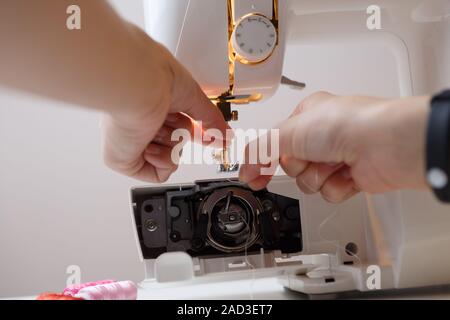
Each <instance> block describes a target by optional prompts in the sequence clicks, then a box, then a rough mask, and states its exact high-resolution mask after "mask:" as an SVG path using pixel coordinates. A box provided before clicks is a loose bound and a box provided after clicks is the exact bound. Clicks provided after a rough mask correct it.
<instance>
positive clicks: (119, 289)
mask: <svg viewBox="0 0 450 320" xmlns="http://www.w3.org/2000/svg"><path fill="white" fill-rule="evenodd" d="M75 297H76V298H81V299H84V300H136V299H137V286H136V285H135V284H134V283H133V282H131V281H120V282H113V283H105V284H99V285H96V286H89V287H85V288H83V289H81V290H80V291H78V293H77V294H76V295H75Z"/></svg>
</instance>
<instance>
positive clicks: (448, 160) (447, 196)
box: [426, 90, 450, 202]
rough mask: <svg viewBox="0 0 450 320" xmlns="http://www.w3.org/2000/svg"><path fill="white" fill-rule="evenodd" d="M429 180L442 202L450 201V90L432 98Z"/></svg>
mask: <svg viewBox="0 0 450 320" xmlns="http://www.w3.org/2000/svg"><path fill="white" fill-rule="evenodd" d="M426 166H427V180H428V183H429V184H430V186H431V187H432V188H433V191H434V194H435V195H436V197H437V198H438V199H439V200H440V201H442V202H450V90H447V91H444V92H442V93H440V94H438V95H436V96H434V97H433V99H432V100H431V112H430V116H429V120H428V129H427V139H426Z"/></svg>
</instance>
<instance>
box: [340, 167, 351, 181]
mask: <svg viewBox="0 0 450 320" xmlns="http://www.w3.org/2000/svg"><path fill="white" fill-rule="evenodd" d="M341 176H342V177H343V178H344V179H347V180H350V179H352V173H351V172H350V168H345V169H344V170H342V171H341Z"/></svg>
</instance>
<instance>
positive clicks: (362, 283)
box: [132, 0, 450, 297]
mask: <svg viewBox="0 0 450 320" xmlns="http://www.w3.org/2000/svg"><path fill="white" fill-rule="evenodd" d="M146 5H147V6H146V15H147V31H148V32H149V34H150V35H151V36H152V37H153V38H154V39H156V40H157V41H160V42H161V43H163V44H164V45H165V46H166V47H167V48H168V49H169V50H170V51H171V52H172V53H173V54H174V55H175V56H176V57H177V59H179V61H181V62H182V63H183V64H184V65H185V66H186V68H188V69H189V71H190V72H191V73H192V74H193V76H194V78H195V79H196V80H197V81H198V82H199V83H200V85H201V86H202V88H203V90H204V91H205V93H206V94H207V95H208V96H209V97H210V98H211V100H212V101H214V102H215V103H216V104H217V105H218V106H219V108H220V109H221V111H222V113H223V114H224V117H225V118H226V120H228V121H231V120H238V121H237V123H239V122H241V121H242V122H245V121H247V123H248V125H249V126H250V124H251V123H252V122H257V121H259V123H257V125H259V126H267V127H268V128H269V127H271V126H273V125H275V124H276V123H274V122H272V121H271V120H272V119H276V120H278V118H277V115H278V114H282V115H283V116H286V115H287V114H288V112H290V111H289V110H288V109H289V108H290V110H292V108H293V107H294V106H295V105H293V102H292V101H293V100H295V102H297V101H300V100H301V96H300V94H304V95H306V94H307V93H312V92H314V91H316V90H319V89H323V90H330V91H333V92H336V93H342V94H372V95H380V96H388V97H395V96H410V95H420V94H431V93H434V92H437V91H438V90H440V89H443V88H444V87H445V86H449V85H450V78H449V77H450V76H449V75H450V61H449V60H448V57H449V55H450V3H449V2H448V1H445V0H427V1H422V0H395V1H393V0H392V1H388V0H380V1H375V2H374V1H361V0H344V1H329V0H292V1H286V0H208V1H204V0H149V1H147V3H146ZM373 5H377V6H378V7H374V6H373ZM378 9H379V12H378V11H377V10H378ZM378 18H379V19H380V21H379V22H380V23H379V25H378V26H377V23H375V24H370V23H369V22H368V20H370V19H378ZM370 21H372V22H373V21H374V20H370ZM375 22H376V20H375ZM446 57H447V59H445V58H446ZM288 76H289V77H288ZM304 83H305V84H306V88H304ZM280 84H284V85H285V86H281V87H280V88H279V86H280ZM297 89H304V91H298V90H297ZM303 92H304V93H303ZM282 108H284V109H282ZM237 109H239V110H237ZM282 110H284V111H282ZM238 111H239V114H238ZM255 115H256V116H257V117H258V119H256V120H255ZM249 118H250V119H251V120H250V119H249ZM179 174H180V177H181V178H180V179H181V180H182V179H183V178H184V179H186V180H184V182H183V181H181V182H179V183H175V184H172V185H170V186H159V187H137V188H135V189H133V190H132V203H133V217H134V219H135V224H136V227H137V241H138V245H139V248H140V250H141V253H142V258H143V259H144V260H145V265H146V278H147V279H146V280H145V281H144V282H143V285H144V287H146V286H149V287H152V286H153V287H158V288H162V287H164V288H167V287H176V288H183V287H185V286H193V285H196V284H204V283H216V282H217V283H218V282H222V283H226V282H229V281H236V280H239V279H245V278H253V279H262V278H266V279H267V278H270V279H274V278H276V279H277V281H279V283H281V284H282V285H283V286H284V287H286V288H289V289H291V290H293V291H298V292H302V293H305V294H308V295H318V294H329V293H342V292H351V291H358V292H371V291H378V290H390V289H406V288H419V287H428V286H437V285H446V284H450V255H449V254H448V252H449V249H448V248H450V210H449V208H448V207H445V206H443V205H440V204H439V203H438V202H437V201H436V200H435V199H434V198H433V196H432V195H431V194H425V193H417V192H412V191H403V192H393V193H389V194H382V195H364V194H360V195H358V196H356V197H354V198H352V199H350V200H349V201H347V202H345V203H343V204H340V205H332V204H329V203H327V202H325V201H324V200H322V199H321V198H320V197H319V196H306V195H303V194H301V193H300V192H299V191H298V189H297V188H296V186H295V182H294V181H292V180H291V179H289V178H287V177H285V176H283V175H279V176H277V177H275V178H274V179H273V181H272V182H271V183H270V185H269V186H268V189H267V191H266V192H267V193H266V194H264V195H251V194H250V195H249V194H248V193H249V191H248V190H247V189H245V186H241V185H239V183H238V182H236V181H234V180H229V178H230V176H224V175H223V174H230V173H226V172H225V173H223V172H222V175H219V176H217V175H216V172H214V171H211V170H210V171H208V175H209V178H210V179H212V181H206V182H205V181H202V182H198V183H197V184H195V183H192V181H193V179H191V177H190V176H189V173H188V172H186V171H185V172H184V173H183V167H181V168H180V173H179ZM231 177H233V174H232V173H231ZM188 182H189V183H188ZM208 188H209V189H208ZM223 188H228V189H227V190H228V191H227V192H222V191H220V190H222V189H223ZM230 188H234V189H233V190H234V191H232V192H231V196H233V197H235V198H236V199H237V202H235V203H234V205H235V206H237V207H239V201H240V203H241V204H242V203H246V204H247V205H248V203H250V206H254V207H253V209H254V208H255V206H256V207H258V209H257V210H256V209H255V210H254V211H253V213H252V214H251V216H252V217H253V218H252V219H254V220H251V221H252V223H260V221H259V222H258V221H257V220H258V214H260V213H262V212H264V213H267V212H270V213H271V215H270V216H269V220H270V219H272V220H271V221H270V223H272V225H273V224H275V225H276V223H277V221H288V220H289V218H288V217H291V218H292V220H289V221H290V223H293V224H295V226H292V225H289V227H286V228H288V229H289V228H291V227H292V228H293V229H289V230H291V231H292V230H293V231H292V234H290V236H289V237H288V238H289V240H292V239H297V240H298V242H297V245H292V243H291V242H289V241H280V242H279V243H277V245H276V246H273V247H270V246H267V243H265V242H264V241H260V242H259V243H258V242H257V240H255V239H253V238H251V240H249V241H253V242H252V243H251V244H249V243H247V242H246V243H243V242H242V241H240V242H239V243H237V242H236V243H233V244H232V245H235V246H236V248H238V249H236V250H230V242H227V245H228V246H227V247H224V246H221V245H224V243H217V242H220V241H216V240H217V237H216V238H214V236H211V233H212V232H216V231H217V230H216V231H214V228H213V227H211V223H214V221H217V219H216V220H214V219H215V218H214V214H216V215H218V216H219V218H218V221H219V222H220V223H222V224H223V222H224V221H225V222H226V223H225V224H227V223H228V224H229V226H230V227H235V228H238V226H237V225H236V224H230V223H232V222H233V221H230V219H231V218H232V217H231V215H229V214H228V215H226V217H224V216H223V214H224V211H223V210H222V209H223V207H224V206H227V208H228V207H229V205H230V200H229V197H231V196H230V190H231V189H230ZM238 189H239V190H241V191H239V192H243V193H242V194H244V195H242V194H240V193H239V192H237V191H236V190H238ZM216 191H220V192H216ZM195 192H204V193H203V196H204V197H206V198H207V199H203V198H202V197H199V199H197V201H199V202H197V204H195V205H193V206H194V207H195V208H197V207H201V208H206V209H205V210H204V212H209V213H208V214H209V216H206V221H204V222H203V223H204V224H205V227H204V230H205V232H204V233H203V238H202V239H203V242H204V243H203V244H206V247H207V248H208V247H209V249H210V250H209V251H208V250H206V251H199V250H195V248H194V242H193V241H192V238H195V237H196V236H198V234H195V235H194V233H195V232H194V231H192V232H191V234H190V237H191V239H190V240H184V242H183V241H181V242H180V239H177V237H181V235H180V233H179V232H178V233H177V232H175V231H177V230H174V229H175V228H174V227H173V226H174V224H173V222H174V221H175V219H177V218H178V217H180V216H181V217H183V219H185V221H188V220H189V217H191V215H194V220H195V219H198V220H197V223H200V222H199V221H200V220H201V219H200V215H201V214H197V213H196V212H197V211H198V209H195V210H194V211H193V212H191V213H188V214H187V213H186V214H187V216H185V215H183V212H187V211H186V210H189V209H187V208H183V207H182V206H181V205H180V204H178V205H176V202H172V200H173V199H175V200H176V199H178V200H177V201H181V200H180V199H183V197H190V198H189V199H191V200H192V199H194V198H192V195H193V194H194V193H195ZM208 192H209V193H208ZM253 196H254V197H253ZM227 197H228V202H227V201H226V199H227ZM239 197H240V198H239ZM248 197H250V198H251V200H248V199H249V198H248ZM266 197H269V198H270V197H272V198H271V199H276V200H274V202H273V204H274V205H275V207H276V208H278V209H277V210H275V209H273V208H272V207H270V206H269V207H270V208H271V209H272V211H267V210H268V209H267V208H266V207H264V206H263V204H262V201H263V200H261V199H266ZM278 197H284V198H282V199H284V200H283V201H284V202H283V201H281V202H277V201H279V199H281V198H278ZM208 199H209V200H208ZM211 199H213V200H211ZM242 199H244V200H242ZM175 200H173V201H175ZM192 201H194V200H192ZM202 201H203V202H202ZM208 201H209V202H208ZM199 203H200V204H199ZM205 203H208V205H209V206H210V207H206V204H205ZM227 203H228V205H227ZM215 205H217V206H221V208H219V209H217V210H216V209H214V206H215ZM180 206H181V207H180ZM242 206H244V207H245V205H241V207H242ZM146 208H147V209H146ZM155 208H156V209H155ZM289 208H290V209H289ZM266 209H267V210H266ZM154 210H156V211H154ZM158 210H159V211H158ZM196 210H197V211H196ZM215 210H216V211H215ZM180 211H181V213H180ZM200 211H201V212H203V211H202V210H200ZM155 212H156V213H155ZM214 212H216V213H214ZM227 212H229V210H228V209H227V210H226V212H225V213H227ZM255 212H256V213H255ZM274 212H277V214H274ZM155 214H157V215H159V218H158V219H159V220H157V219H156V220H157V221H156V220H155V218H153V217H154V215H155ZM236 216H237V217H241V218H242V217H243V216H244V215H242V212H239V210H238V209H236V210H235V211H234V218H236ZM261 216H262V215H261ZM280 216H281V219H280ZM208 217H209V221H208ZM234 218H233V219H234ZM297 218H298V219H297ZM161 219H162V220H161ZM277 219H278V220H277ZM249 221H250V220H249ZM186 223H188V222H186ZM283 223H284V222H283ZM208 224H209V226H208ZM158 228H159V229H158ZM192 228H194V229H195V227H193V226H190V229H189V228H188V230H193V229H192ZM249 228H250V227H249ZM179 229H182V228H181V227H179ZM255 229H258V227H255ZM269 229H270V228H269ZM158 230H159V231H158ZM183 230H184V229H183ZM272 230H275V229H272ZM276 230H278V231H277V232H280V230H281V229H276ZM283 230H284V229H283ZM283 230H282V231H283ZM286 230H287V229H286ZM286 230H284V231H286ZM284 231H283V233H285V232H284ZM156 232H160V233H159V234H158V235H157V234H156ZM180 232H187V234H188V235H189V231H186V230H185V231H180ZM286 232H287V231H286ZM289 232H290V231H289ZM295 235H297V236H298V238H295ZM253 236H255V235H253ZM255 237H256V236H255ZM257 237H259V239H260V240H261V239H263V240H266V235H264V234H258V236H257ZM277 239H280V237H278V238H277ZM222 240H223V239H222ZM284 240H286V239H284ZM155 243H157V245H156V244H155ZM251 245H255V246H254V247H252V248H251ZM244 247H245V248H244ZM193 248H194V249H193ZM204 248H205V247H204ZM186 252H188V253H189V254H187V253H186ZM155 279H156V281H155ZM223 288H225V286H224V287H223ZM180 290H182V289H180ZM219 290H220V289H219ZM205 297H208V296H207V295H206V294H205Z"/></svg>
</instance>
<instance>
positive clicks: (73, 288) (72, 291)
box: [63, 280, 116, 297]
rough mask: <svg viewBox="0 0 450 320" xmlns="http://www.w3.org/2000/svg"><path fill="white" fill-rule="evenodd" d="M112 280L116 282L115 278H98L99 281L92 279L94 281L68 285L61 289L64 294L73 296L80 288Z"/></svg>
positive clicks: (111, 281)
mask: <svg viewBox="0 0 450 320" xmlns="http://www.w3.org/2000/svg"><path fill="white" fill-rule="evenodd" d="M114 282H116V280H100V281H94V282H86V283H81V284H74V285H72V286H68V287H67V288H65V289H64V291H63V294H64V295H66V296H72V297H74V296H75V295H76V294H77V293H78V292H79V291H80V290H81V289H84V288H87V287H93V286H97V285H99V284H107V283H114Z"/></svg>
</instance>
